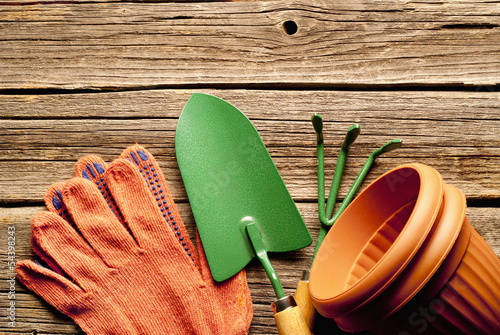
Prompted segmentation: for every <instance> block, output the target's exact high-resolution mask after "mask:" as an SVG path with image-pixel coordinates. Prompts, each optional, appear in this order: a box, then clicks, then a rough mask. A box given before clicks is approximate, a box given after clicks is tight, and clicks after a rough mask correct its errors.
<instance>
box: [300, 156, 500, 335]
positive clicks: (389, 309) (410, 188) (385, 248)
mask: <svg viewBox="0 0 500 335" xmlns="http://www.w3.org/2000/svg"><path fill="white" fill-rule="evenodd" d="M465 209H466V201H465V197H464V195H463V194H462V192H460V191H459V190H458V189H456V188H455V187H453V186H450V185H447V184H444V183H443V181H442V178H441V176H440V174H439V173H438V172H437V171H436V170H434V169H433V168H431V167H428V166H425V165H422V164H408V165H403V166H400V167H398V168H396V169H394V170H392V171H389V172H388V173H386V174H384V175H383V176H381V177H380V178H378V179H377V180H376V181H375V182H373V183H372V184H371V185H370V186H369V187H368V188H366V189H365V190H364V191H363V192H361V194H360V195H359V196H358V197H357V198H356V199H355V200H354V201H353V202H352V203H351V205H350V206H349V207H348V208H347V209H346V210H345V212H344V213H343V214H342V215H341V216H340V217H339V219H338V221H337V222H336V224H335V225H334V226H333V227H332V229H331V230H330V232H329V233H328V235H327V236H326V238H325V240H324V242H323V244H322V245H321V247H320V249H319V250H318V253H317V256H316V258H315V260H314V263H313V266H312V268H311V274H310V279H309V292H310V294H311V298H312V300H313V303H314V305H315V307H316V309H317V310H318V311H319V312H320V313H321V314H322V315H324V316H326V317H331V318H334V319H335V321H336V322H337V324H338V325H339V326H340V327H341V328H342V329H344V330H346V331H349V332H357V331H362V330H369V331H372V332H375V333H378V334H398V335H406V334H433V333H436V334H458V333H465V334H499V333H500V260H499V259H498V257H497V256H496V255H495V253H494V252H493V250H491V248H490V247H489V246H488V244H487V243H486V242H485V241H484V240H483V239H482V238H481V237H480V236H479V234H477V233H476V232H475V230H474V229H473V227H472V226H471V225H470V223H469V222H468V220H467V218H466V216H465Z"/></svg>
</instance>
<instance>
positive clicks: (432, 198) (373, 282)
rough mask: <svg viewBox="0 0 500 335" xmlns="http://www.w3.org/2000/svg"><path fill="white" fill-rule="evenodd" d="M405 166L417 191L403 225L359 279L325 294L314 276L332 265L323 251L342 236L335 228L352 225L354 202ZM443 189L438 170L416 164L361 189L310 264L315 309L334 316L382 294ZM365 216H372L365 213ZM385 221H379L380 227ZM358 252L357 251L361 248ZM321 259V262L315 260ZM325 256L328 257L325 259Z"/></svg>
mask: <svg viewBox="0 0 500 335" xmlns="http://www.w3.org/2000/svg"><path fill="white" fill-rule="evenodd" d="M404 169H411V170H413V171H415V172H417V173H418V178H419V183H420V184H419V187H418V194H416V195H415V196H416V202H415V206H414V208H413V211H412V213H411V215H410V217H409V218H408V220H407V222H406V224H405V226H404V228H403V229H402V231H401V232H400V233H399V235H398V236H397V238H396V239H395V240H394V242H393V243H392V245H391V246H390V247H389V249H388V250H387V251H386V252H385V254H384V255H383V256H382V257H381V258H380V260H379V261H378V262H377V263H376V264H375V265H374V266H373V267H372V268H371V269H370V270H369V271H368V272H367V273H366V274H365V275H364V276H363V277H362V278H360V279H359V280H358V281H357V282H355V283H354V284H353V285H351V286H350V287H348V288H347V289H345V288H344V289H341V290H339V291H340V293H337V294H335V295H326V294H324V292H322V287H324V285H325V284H321V283H319V282H318V281H317V280H316V278H320V277H321V276H319V275H318V273H319V272H321V271H323V269H322V267H325V266H331V267H335V259H327V258H325V257H323V258H322V256H321V253H322V250H323V251H325V250H327V249H328V248H329V247H330V246H331V245H332V244H334V243H339V241H338V240H339V239H342V237H341V236H336V232H337V230H339V229H341V228H339V227H342V226H343V225H351V226H353V225H354V224H355V223H353V222H349V216H350V215H351V214H350V212H351V211H356V210H359V208H357V207H358V206H359V205H357V203H358V202H360V203H362V201H363V198H364V197H368V198H369V197H370V196H371V197H373V195H372V194H370V193H373V192H376V191H373V190H377V188H376V187H375V186H374V185H377V183H383V182H387V178H389V177H391V175H392V174H396V173H400V174H403V172H405V173H407V172H408V171H406V170H404ZM396 192H397V190H396ZM443 192H444V190H443V180H442V177H441V175H440V174H439V172H437V171H436V170H435V169H433V168H431V167H429V166H426V165H423V164H419V163H411V164H404V165H401V166H398V167H396V168H394V169H392V170H390V171H388V172H386V173H385V174H383V175H382V176H380V177H379V178H377V179H376V180H375V181H374V182H373V183H372V184H370V185H369V186H368V187H367V188H366V189H365V190H363V191H362V192H361V193H360V194H359V195H358V197H357V198H356V199H354V201H353V202H352V203H351V205H349V206H348V208H347V209H346V210H345V211H344V213H343V214H342V215H341V216H340V217H339V219H338V221H337V222H336V224H335V225H334V226H333V227H332V228H331V230H330V232H329V233H328V235H327V237H326V238H325V240H324V242H323V244H322V246H321V247H320V249H319V251H318V255H317V256H316V259H315V262H314V263H313V266H312V269H311V276H310V285H309V287H310V294H311V297H312V298H313V301H314V304H315V306H316V308H317V309H318V311H319V312H320V313H322V314H323V315H325V316H329V317H334V316H336V315H341V314H345V313H347V312H349V311H351V310H355V309H358V308H360V307H361V306H363V305H364V304H366V303H368V302H370V301H371V300H373V299H374V298H376V297H377V296H378V295H379V294H381V293H382V292H383V291H384V290H385V289H386V288H387V287H388V286H389V285H390V284H391V283H392V282H393V281H394V280H395V279H396V278H397V276H398V275H399V274H400V273H401V272H402V271H403V270H404V268H405V267H406V266H407V265H408V263H409V262H410V261H411V259H412V258H413V256H415V254H416V253H417V252H418V250H419V248H420V246H421V245H422V244H423V243H424V241H425V240H426V238H427V235H428V233H429V232H430V231H431V229H432V226H433V223H434V221H435V219H436V217H437V215H438V213H439V208H440V207H441V203H442V199H443ZM381 196H383V195H381ZM360 199H361V200H360ZM408 200H411V199H408ZM402 207H403V206H402ZM367 217H372V216H371V215H367ZM387 220H388V219H387ZM387 220H386V221H385V222H387ZM385 222H380V226H382V225H383V224H384V223H385ZM358 225H362V223H361V224H360V223H358ZM354 228H356V227H353V229H354ZM357 228H359V226H358V227H357ZM344 229H346V228H344ZM357 252H358V254H359V252H361V251H357ZM329 253H331V252H329ZM320 259H322V261H318V260H320ZM325 259H327V260H326V261H325Z"/></svg>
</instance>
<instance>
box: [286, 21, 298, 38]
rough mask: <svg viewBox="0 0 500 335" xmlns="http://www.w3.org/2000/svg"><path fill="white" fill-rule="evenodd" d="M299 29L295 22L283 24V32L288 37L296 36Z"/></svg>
mask: <svg viewBox="0 0 500 335" xmlns="http://www.w3.org/2000/svg"><path fill="white" fill-rule="evenodd" d="M298 29H299V27H298V26H297V23H295V21H292V20H287V21H285V22H283V30H284V31H285V33H286V34H287V35H293V34H295V33H296V32H297V30H298Z"/></svg>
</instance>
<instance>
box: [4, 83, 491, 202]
mask: <svg viewBox="0 0 500 335" xmlns="http://www.w3.org/2000/svg"><path fill="white" fill-rule="evenodd" d="M193 92H195V91H186V90H151V91H139V92H116V93H102V94H98V95H97V96H98V99H96V94H92V93H89V94H60V95H28V96H10V95H9V96H7V95H3V96H1V95H0V110H2V111H4V112H3V115H4V117H3V118H2V119H1V124H2V128H1V129H0V135H1V136H2V139H3V140H2V141H1V142H0V172H1V173H0V182H1V183H2V185H3V187H2V188H1V189H0V202H4V203H16V202H17V203H18V202H26V201H27V202H37V201H38V202H39V201H40V199H41V195H42V194H43V192H44V191H45V189H47V188H48V186H49V185H50V184H52V183H53V182H55V181H57V180H61V179H67V178H70V177H71V176H72V174H73V165H74V163H75V162H76V160H77V159H79V158H81V157H83V156H85V155H87V154H97V155H102V156H103V158H104V159H105V160H106V161H108V162H110V161H112V160H113V159H115V158H116V157H117V156H118V155H119V154H120V153H121V151H122V150H123V149H124V148H126V147H127V146H129V145H131V144H134V143H135V142H138V143H140V144H142V145H144V146H146V147H147V148H148V149H150V150H151V152H152V153H153V154H154V155H155V156H156V157H157V158H158V160H159V161H160V164H161V165H162V167H163V169H164V170H165V171H166V174H167V176H168V179H169V182H170V184H171V188H172V193H173V195H174V197H175V199H176V200H177V201H186V195H185V191H184V189H183V186H182V181H181V178H180V175H179V172H178V168H177V164H176V161H175V148H174V136H175V127H176V124H177V117H178V116H179V115H180V111H181V110H182V107H183V106H184V104H185V102H186V101H187V99H188V98H189V96H190V95H191V94H192V93H193ZM198 92H207V93H211V94H215V95H217V96H219V97H221V98H224V99H226V100H227V101H229V102H231V103H233V104H234V105H236V106H237V107H238V108H239V109H240V110H242V111H243V112H244V113H245V114H246V115H247V116H248V117H249V118H250V119H251V120H252V122H253V123H254V124H255V126H256V127H257V129H258V130H259V132H260V134H261V136H262V138H263V140H264V143H265V144H266V146H267V147H268V150H269V151H270V153H271V156H272V158H273V159H274V161H275V163H276V165H277V167H278V169H279V171H280V173H281V174H282V176H283V178H284V180H285V183H286V184H287V186H288V187H289V189H290V191H291V193H292V196H293V197H294V199H295V200H298V201H315V200H314V199H316V197H317V191H316V167H315V166H316V149H315V134H314V131H313V129H312V126H311V123H310V121H309V119H310V117H311V116H312V114H313V113H320V114H321V115H323V118H324V120H325V140H326V157H327V164H326V173H327V176H328V177H330V178H331V176H332V175H333V169H334V166H335V157H336V156H337V154H338V150H339V147H340V144H341V142H342V140H343V137H344V134H345V131H346V129H347V128H348V127H349V126H350V125H351V124H353V123H359V124H360V125H361V136H360V137H359V138H358V140H357V141H356V142H355V144H354V145H353V146H352V149H351V151H350V155H349V160H348V165H347V167H348V168H347V170H346V175H345V182H344V183H343V184H342V185H343V187H342V188H341V194H340V195H341V196H343V195H345V193H346V192H347V190H348V185H350V184H351V183H352V181H353V180H354V178H355V176H356V174H357V173H358V171H359V170H360V168H361V166H362V165H363V163H364V161H365V159H366V158H367V157H368V155H369V154H370V153H371V151H372V150H374V149H375V148H376V147H378V146H380V145H382V144H384V143H385V142H387V141H389V140H391V139H392V138H401V139H403V143H404V145H403V147H402V148H401V149H398V150H397V151H394V152H391V153H389V154H386V155H383V156H381V157H380V158H379V162H380V164H376V165H375V167H374V169H373V172H372V173H371V174H370V175H369V177H368V180H367V183H368V182H370V181H372V180H373V179H374V178H375V177H376V176H377V175H380V174H381V173H383V172H385V171H387V170H389V169H390V168H393V167H395V166H397V165H400V164H403V163H407V162H421V163H425V164H429V165H432V166H434V167H435V168H436V169H438V170H439V171H440V172H441V173H442V174H443V177H444V178H445V180H447V181H448V182H449V183H451V184H453V185H455V186H457V187H460V188H461V189H463V190H464V192H465V193H466V195H467V197H469V199H470V200H478V199H497V198H499V197H500V170H499V169H500V137H499V136H498V134H499V133H500V117H499V116H500V115H499V113H498V106H499V105H500V94H499V93H485V92H410V91H394V92H393V91H388V92H343V91H309V92H307V91H306V92H304V91H247V90H219V91H214V90H202V91H198ZM54 111H57V113H56V114H55V113H54ZM382 162H383V163H382Z"/></svg>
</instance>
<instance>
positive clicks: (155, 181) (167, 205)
mask: <svg viewBox="0 0 500 335" xmlns="http://www.w3.org/2000/svg"><path fill="white" fill-rule="evenodd" d="M120 157H121V158H124V159H127V160H128V161H130V162H132V163H133V165H134V166H135V167H136V168H137V169H139V172H140V173H141V175H142V177H143V179H144V181H145V183H146V185H147V186H148V190H149V191H150V193H151V194H152V195H153V198H154V199H155V200H156V204H157V205H158V208H160V211H161V212H162V216H163V217H164V219H165V222H167V223H168V226H169V227H170V228H171V229H172V232H173V234H174V236H175V238H176V239H177V240H178V241H179V243H180V244H181V246H182V248H183V249H184V251H185V252H186V254H187V255H188V256H189V257H190V258H191V260H192V261H194V262H195V264H199V262H198V255H197V253H196V249H195V248H194V245H193V244H192V242H191V240H190V238H189V235H188V232H187V230H186V227H185V226H184V222H183V220H182V218H181V215H180V213H179V211H178V210H177V206H176V205H175V202H174V200H173V199H172V195H171V194H170V191H169V189H168V186H167V181H166V179H165V176H164V175H163V172H162V171H161V169H160V166H159V165H158V163H157V162H156V159H155V158H154V157H153V155H151V153H149V152H148V151H147V150H146V149H145V148H143V147H142V146H140V145H137V144H136V145H134V146H131V147H129V148H127V149H126V150H125V151H124V152H123V153H122V154H121V156H120Z"/></svg>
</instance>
